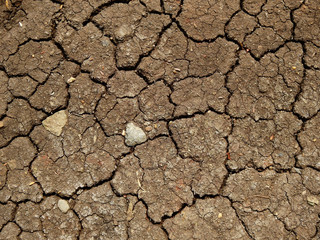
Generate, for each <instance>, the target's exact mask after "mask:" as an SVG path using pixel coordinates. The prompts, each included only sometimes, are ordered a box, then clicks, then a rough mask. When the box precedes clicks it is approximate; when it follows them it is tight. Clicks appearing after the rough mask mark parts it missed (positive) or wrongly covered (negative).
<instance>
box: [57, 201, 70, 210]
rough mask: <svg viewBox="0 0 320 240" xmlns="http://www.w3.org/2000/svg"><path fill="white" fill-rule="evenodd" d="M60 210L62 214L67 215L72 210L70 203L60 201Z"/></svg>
mask: <svg viewBox="0 0 320 240" xmlns="http://www.w3.org/2000/svg"><path fill="white" fill-rule="evenodd" d="M58 208H59V209H60V210H61V212H63V213H66V212H68V210H69V209H70V206H69V203H68V202H67V201H66V200H64V199H59V201H58Z"/></svg>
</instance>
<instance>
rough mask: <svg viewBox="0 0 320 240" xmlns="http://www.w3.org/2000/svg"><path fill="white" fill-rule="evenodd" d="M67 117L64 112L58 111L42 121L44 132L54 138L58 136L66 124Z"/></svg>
mask: <svg viewBox="0 0 320 240" xmlns="http://www.w3.org/2000/svg"><path fill="white" fill-rule="evenodd" d="M67 121H68V116H67V113H66V111H65V110H62V111H59V112H57V113H55V114H53V115H52V116H50V117H47V118H46V119H45V120H43V121H42V125H43V126H44V128H45V129H46V130H48V131H49V132H51V133H52V134H54V135H56V136H60V134H61V132H62V129H63V127H64V126H65V125H66V124H67Z"/></svg>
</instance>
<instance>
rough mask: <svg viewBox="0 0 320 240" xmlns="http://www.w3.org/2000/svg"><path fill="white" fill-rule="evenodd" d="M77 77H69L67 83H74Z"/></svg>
mask: <svg viewBox="0 0 320 240" xmlns="http://www.w3.org/2000/svg"><path fill="white" fill-rule="evenodd" d="M75 80H76V79H75V78H74V77H71V78H69V79H68V80H67V83H72V82H74V81H75Z"/></svg>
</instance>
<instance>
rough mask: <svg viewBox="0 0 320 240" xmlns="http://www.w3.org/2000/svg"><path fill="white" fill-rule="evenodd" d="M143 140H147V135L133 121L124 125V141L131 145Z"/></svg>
mask: <svg viewBox="0 0 320 240" xmlns="http://www.w3.org/2000/svg"><path fill="white" fill-rule="evenodd" d="M145 141H147V136H146V134H145V133H144V131H143V130H142V129H141V128H140V127H138V126H137V125H135V124H134V123H128V124H127V127H126V135H125V143H126V144H127V145H128V146H131V147H132V146H135V145H137V144H140V143H143V142H145Z"/></svg>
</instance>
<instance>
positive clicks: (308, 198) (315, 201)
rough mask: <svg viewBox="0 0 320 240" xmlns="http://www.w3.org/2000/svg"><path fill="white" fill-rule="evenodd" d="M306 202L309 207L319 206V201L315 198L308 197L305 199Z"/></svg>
mask: <svg viewBox="0 0 320 240" xmlns="http://www.w3.org/2000/svg"><path fill="white" fill-rule="evenodd" d="M307 201H308V204H309V205H311V206H314V205H318V204H319V200H318V198H317V197H315V196H308V197H307Z"/></svg>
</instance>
